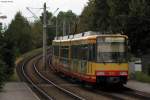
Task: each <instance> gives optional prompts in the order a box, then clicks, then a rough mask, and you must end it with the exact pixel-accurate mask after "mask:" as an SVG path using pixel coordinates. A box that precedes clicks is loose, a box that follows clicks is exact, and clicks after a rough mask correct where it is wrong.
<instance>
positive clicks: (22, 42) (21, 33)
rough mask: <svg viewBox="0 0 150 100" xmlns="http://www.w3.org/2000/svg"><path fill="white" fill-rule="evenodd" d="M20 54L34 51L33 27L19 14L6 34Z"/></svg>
mask: <svg viewBox="0 0 150 100" xmlns="http://www.w3.org/2000/svg"><path fill="white" fill-rule="evenodd" d="M6 33H7V34H8V36H9V37H11V41H12V42H14V44H15V48H16V50H17V51H18V52H19V53H21V54H22V53H25V52H27V51H29V50H31V49H32V37H31V27H30V25H29V22H28V21H27V20H26V19H25V18H24V17H23V16H22V15H21V13H20V12H18V13H17V14H16V16H15V19H14V20H12V22H11V24H10V25H9V27H8V30H7V32H6Z"/></svg>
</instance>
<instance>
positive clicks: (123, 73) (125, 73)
mask: <svg viewBox="0 0 150 100" xmlns="http://www.w3.org/2000/svg"><path fill="white" fill-rule="evenodd" d="M120 75H123V76H125V75H128V73H127V72H120Z"/></svg>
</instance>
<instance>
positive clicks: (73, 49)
mask: <svg viewBox="0 0 150 100" xmlns="http://www.w3.org/2000/svg"><path fill="white" fill-rule="evenodd" d="M71 55H72V58H73V59H77V58H78V46H75V45H73V46H71Z"/></svg>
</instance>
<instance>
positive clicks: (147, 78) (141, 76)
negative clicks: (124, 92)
mask: <svg viewBox="0 0 150 100" xmlns="http://www.w3.org/2000/svg"><path fill="white" fill-rule="evenodd" d="M135 79H136V80H137V81H141V82H148V83H150V76H148V75H147V74H145V73H142V72H136V73H135Z"/></svg>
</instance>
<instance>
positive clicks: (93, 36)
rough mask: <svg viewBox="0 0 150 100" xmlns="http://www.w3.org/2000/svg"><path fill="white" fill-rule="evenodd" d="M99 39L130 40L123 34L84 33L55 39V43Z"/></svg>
mask: <svg viewBox="0 0 150 100" xmlns="http://www.w3.org/2000/svg"><path fill="white" fill-rule="evenodd" d="M97 37H125V38H128V37H127V36H126V35H121V34H102V33H101V32H93V31H88V32H83V33H79V34H75V35H67V36H59V37H55V39H54V40H53V42H68V41H79V40H86V39H96V38H97Z"/></svg>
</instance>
